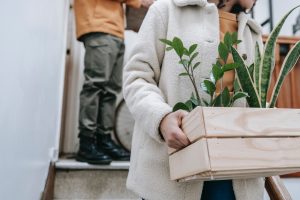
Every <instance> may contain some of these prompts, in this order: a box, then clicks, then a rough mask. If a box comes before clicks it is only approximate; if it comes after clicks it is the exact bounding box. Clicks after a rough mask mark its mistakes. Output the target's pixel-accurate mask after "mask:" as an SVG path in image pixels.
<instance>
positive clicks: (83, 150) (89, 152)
mask: <svg viewBox="0 0 300 200" xmlns="http://www.w3.org/2000/svg"><path fill="white" fill-rule="evenodd" d="M76 160H77V161H80V162H87V163H89V164H103V165H108V164H110V163H111V161H112V159H111V157H110V156H109V155H107V154H105V153H104V152H103V151H101V150H99V149H97V144H96V139H95V138H92V137H87V136H80V145H79V151H78V153H77V155H76Z"/></svg>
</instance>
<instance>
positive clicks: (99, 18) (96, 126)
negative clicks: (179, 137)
mask: <svg viewBox="0 0 300 200" xmlns="http://www.w3.org/2000/svg"><path fill="white" fill-rule="evenodd" d="M124 4H125V5H126V6H131V7H134V8H139V7H140V6H146V7H149V6H150V5H151V0H75V1H74V9H75V19H76V35H77V39H78V40H79V41H80V42H83V44H84V47H85V57H84V84H83V87H82V90H81V92H80V111H79V135H78V137H79V139H80V142H79V150H78V153H77V155H76V160H77V161H81V162H87V163H90V164H109V163H110V162H111V161H112V160H129V158H130V153H129V152H127V151H126V150H124V149H123V148H122V147H120V146H119V145H117V144H116V143H115V142H114V141H113V140H112V138H111V134H112V132H113V128H114V113H115V106H116V99H117V97H116V94H117V93H119V92H120V91H121V89H122V71H123V55H124V50H125V46H124V28H125V27H124V8H123V5H124Z"/></svg>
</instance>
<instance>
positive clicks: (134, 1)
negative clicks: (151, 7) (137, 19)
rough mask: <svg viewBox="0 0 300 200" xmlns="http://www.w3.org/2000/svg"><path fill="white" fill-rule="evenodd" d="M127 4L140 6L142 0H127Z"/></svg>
mask: <svg viewBox="0 0 300 200" xmlns="http://www.w3.org/2000/svg"><path fill="white" fill-rule="evenodd" d="M125 3H126V5H127V6H130V7H133V8H140V7H141V0H125Z"/></svg>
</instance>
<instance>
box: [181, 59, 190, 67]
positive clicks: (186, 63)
mask: <svg viewBox="0 0 300 200" xmlns="http://www.w3.org/2000/svg"><path fill="white" fill-rule="evenodd" d="M179 64H181V65H183V66H185V67H187V65H188V64H189V61H188V60H187V59H182V60H180V61H179Z"/></svg>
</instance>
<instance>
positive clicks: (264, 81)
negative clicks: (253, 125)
mask: <svg viewBox="0 0 300 200" xmlns="http://www.w3.org/2000/svg"><path fill="white" fill-rule="evenodd" d="M298 7H300V6H297V7H295V8H293V9H292V10H290V11H289V12H288V13H287V14H286V15H285V16H284V17H283V18H282V19H281V20H280V22H279V23H278V25H277V26H276V27H275V28H274V29H273V31H272V32H271V34H270V36H269V38H268V39H267V42H266V44H265V50H264V54H263V56H262V59H261V62H260V68H261V74H260V80H259V84H260V92H259V93H260V97H261V105H262V106H263V107H266V99H267V92H268V89H269V85H270V78H271V74H272V72H273V68H274V65H275V59H274V57H275V55H274V54H275V44H276V40H277V37H278V35H279V32H280V30H281V28H282V26H283V24H284V22H285V21H286V19H287V17H288V16H289V15H290V14H291V13H292V12H293V11H294V10H295V9H296V8H298ZM250 95H251V94H250Z"/></svg>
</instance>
